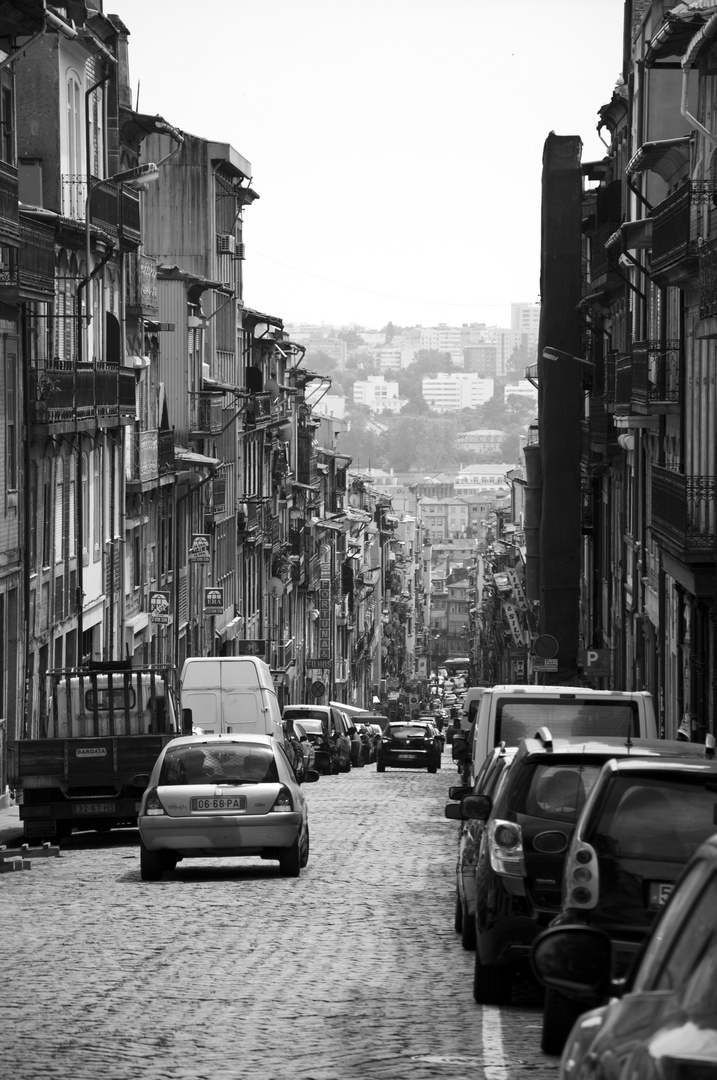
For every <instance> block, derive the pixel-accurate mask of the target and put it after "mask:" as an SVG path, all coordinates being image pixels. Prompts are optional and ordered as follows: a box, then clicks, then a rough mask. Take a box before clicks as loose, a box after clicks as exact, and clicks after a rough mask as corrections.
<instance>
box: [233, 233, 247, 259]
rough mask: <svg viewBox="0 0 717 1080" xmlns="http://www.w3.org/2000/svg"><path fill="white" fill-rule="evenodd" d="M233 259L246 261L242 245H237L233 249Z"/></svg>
mask: <svg viewBox="0 0 717 1080" xmlns="http://www.w3.org/2000/svg"><path fill="white" fill-rule="evenodd" d="M232 239H233V237H232ZM234 258H235V259H246V249H245V247H244V244H237V245H236V246H235V248H234Z"/></svg>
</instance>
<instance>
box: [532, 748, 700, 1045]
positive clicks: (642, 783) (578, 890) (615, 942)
mask: <svg viewBox="0 0 717 1080" xmlns="http://www.w3.org/2000/svg"><path fill="white" fill-rule="evenodd" d="M707 752H708V753H713V752H714V751H713V750H711V749H710V748H708V751H707ZM716 792H717V762H715V761H714V760H710V759H706V758H705V747H704V746H701V745H698V744H688V743H682V742H665V743H663V744H662V746H661V752H660V757H659V758H651V759H640V758H630V759H623V760H620V761H617V760H614V761H609V762H607V763H606V764H605V765H604V766H603V768H602V770H601V772H600V775H599V777H598V779H597V781H596V783H595V786H594V787H593V790H592V792H591V793H590V797H589V799H588V800H587V802H586V804H585V807H584V809H583V811H582V813H581V815H580V817H579V819H578V822H577V825H576V827H575V832H574V833H573V837H572V841H571V844H570V847H569V848H568V853H567V857H566V860H565V872H564V878H563V895H562V906H561V910H560V913H559V915H558V916H557V917H556V918H555V919H554V920H553V922H552V924H551V925H553V926H562V925H581V926H592V927H596V928H598V929H600V930H603V931H604V932H605V933H606V934H607V935H608V937H609V938H610V941H611V943H612V956H613V961H614V964H615V968H614V970H613V976H614V977H615V978H620V977H623V976H624V975H625V973H626V972H627V970H628V969H629V968H630V967H631V965H632V963H633V961H634V959H635V956H636V955H637V953H638V951H639V949H640V947H641V946H642V943H643V941H644V939H645V938H646V937H647V935H648V933H649V930H650V927H651V926H652V923H653V922H654V919H655V913H656V912H657V911H658V910H659V909H660V908H661V907H662V906H663V905H664V903H665V901H666V900H667V897H668V896H669V894H670V891H671V889H672V886H673V884H674V882H675V880H676V879H677V877H678V876H679V874H680V872H681V870H682V867H683V866H684V864H685V862H686V861H687V859H688V858H689V857H690V856H691V855H692V854H693V852H694V851H695V850H696V849H697V848H698V847H699V846H700V844H701V843H702V842H703V841H704V840H706V839H707V838H708V837H709V836H711V835H712V833H713V832H715V828H716V827H717V819H716V818H715V809H716V808H717V794H716ZM580 1012H581V1008H580V1006H579V1005H577V1004H576V1003H575V1001H573V1000H571V999H570V998H568V997H566V996H565V995H563V994H561V993H560V991H558V990H555V989H553V988H548V990H547V991H546V994H545V1003H544V1009H543V1029H542V1037H541V1048H542V1049H543V1051H544V1052H545V1053H547V1054H559V1053H560V1052H561V1051H562V1049H563V1046H564V1044H565V1040H566V1038H567V1036H568V1033H569V1032H570V1029H571V1027H572V1026H573V1023H574V1022H575V1020H576V1018H577V1016H578V1015H579V1013H580Z"/></svg>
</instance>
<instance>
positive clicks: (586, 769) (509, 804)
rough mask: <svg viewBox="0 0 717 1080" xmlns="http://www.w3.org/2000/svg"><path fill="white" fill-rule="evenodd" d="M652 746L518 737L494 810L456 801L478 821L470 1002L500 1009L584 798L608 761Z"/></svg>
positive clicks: (546, 905) (549, 908) (546, 912)
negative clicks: (479, 834) (483, 824)
mask: <svg viewBox="0 0 717 1080" xmlns="http://www.w3.org/2000/svg"><path fill="white" fill-rule="evenodd" d="M660 745H664V743H661V742H660V740H648V739H640V740H638V739H630V738H629V736H627V737H626V738H625V740H617V739H612V738H608V737H602V738H593V739H591V740H589V741H587V742H586V741H585V740H584V739H581V738H578V737H573V738H565V739H555V740H553V739H552V736H551V734H550V732H549V730H548V729H547V728H541V730H540V732H539V733H538V736H537V737H536V738H534V739H524V740H523V741H522V742H521V743H520V745H519V747H518V751H517V753H516V755H515V757H514V759H513V762H512V764H511V766H510V769H509V770H508V774H507V776H506V782H505V784H503V785H502V786H501V787H500V789H499V791H498V792H497V794H496V800H495V804H494V803H493V801H492V799H490V798H488V797H487V796H484V795H479V796H477V795H470V796H468V797H467V798H464V799H462V800H461V803H460V807H461V814H462V816H464V817H466V818H480V819H482V820H483V821H485V822H486V828H485V830H484V832H483V837H482V840H481V846H480V851H479V854H478V860H477V864H476V912H475V919H476V952H475V969H474V977H473V997H474V998H475V1000H476V1001H477V1002H479V1003H480V1004H494V1005H507V1004H508V1003H509V1002H510V999H511V995H512V986H513V976H514V973H515V971H516V970H517V968H519V967H525V968H527V966H528V961H529V957H530V947H531V945H532V942H533V940H534V938H535V937H536V936H537V934H538V933H539V932H540V931H541V930H542V929H544V928H545V927H547V926H548V924H549V923H550V922H551V920H552V919H553V918H555V916H556V915H557V914H558V913H559V911H560V904H561V888H562V879H563V866H564V862H565V854H566V852H567V850H568V846H569V844H570V840H571V838H572V834H573V830H574V828H575V823H576V821H577V818H578V815H579V813H580V811H581V810H582V807H583V804H584V802H585V799H586V796H587V795H588V794H589V792H590V790H591V789H592V787H593V785H594V784H595V782H596V780H597V778H598V775H599V772H600V769H601V768H602V766H603V765H604V763H605V762H606V761H609V760H610V759H611V758H620V757H627V756H632V757H635V756H637V755H641V756H642V755H649V754H653V755H656V754H658V753H659V747H660Z"/></svg>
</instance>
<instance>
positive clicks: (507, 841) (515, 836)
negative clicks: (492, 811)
mask: <svg viewBox="0 0 717 1080" xmlns="http://www.w3.org/2000/svg"><path fill="white" fill-rule="evenodd" d="M488 851H489V853H490V865H491V866H492V867H493V870H494V871H495V873H496V874H503V875H504V876H505V877H525V860H524V858H523V834H522V832H521V829H520V825H516V823H515V822H514V821H502V820H500V819H496V820H495V821H490V822H489V823H488Z"/></svg>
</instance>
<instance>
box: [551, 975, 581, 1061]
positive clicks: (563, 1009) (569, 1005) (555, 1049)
mask: <svg viewBox="0 0 717 1080" xmlns="http://www.w3.org/2000/svg"><path fill="white" fill-rule="evenodd" d="M584 1011H585V1010H584V1009H583V1008H581V1007H580V1005H578V1004H577V1002H575V1001H571V1000H570V998H566V997H564V996H563V994H561V993H560V991H559V990H553V989H552V988H551V987H548V988H547V989H546V991H545V1004H544V1006H543V1031H542V1035H541V1038H540V1049H541V1050H542V1051H543V1053H544V1054H562V1052H563V1047H564V1046H565V1043H566V1041H567V1038H568V1035H569V1034H570V1030H571V1028H572V1026H573V1024H574V1023H575V1021H576V1020H577V1018H578V1017H579V1016H580V1015H581V1013H583V1012H584Z"/></svg>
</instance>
